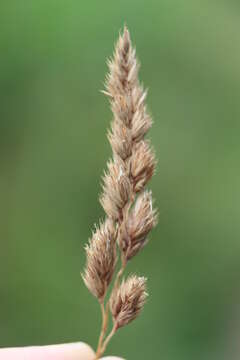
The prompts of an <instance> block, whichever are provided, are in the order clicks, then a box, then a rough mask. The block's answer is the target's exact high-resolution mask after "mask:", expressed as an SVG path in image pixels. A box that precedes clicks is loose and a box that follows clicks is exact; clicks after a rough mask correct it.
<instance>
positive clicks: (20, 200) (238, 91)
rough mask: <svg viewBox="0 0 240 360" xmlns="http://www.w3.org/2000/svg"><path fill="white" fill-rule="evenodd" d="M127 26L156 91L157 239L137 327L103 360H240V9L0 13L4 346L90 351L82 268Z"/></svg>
mask: <svg viewBox="0 0 240 360" xmlns="http://www.w3.org/2000/svg"><path fill="white" fill-rule="evenodd" d="M124 22H126V23H127V25H128V26H129V28H130V31H131V34H132V38H133V41H134V43H135V44H136V45H137V53H138V57H139V59H140V61H141V64H142V68H141V72H140V76H141V80H142V81H143V82H144V84H145V85H146V87H148V88H149V96H148V105H149V109H150V111H151V113H152V114H153V118H154V120H155V123H154V127H153V129H152V130H151V132H150V136H151V140H152V142H153V145H154V147H155V149H156V153H157V157H158V159H159V164H158V171H157V174H156V175H155V177H154V179H153V180H152V182H151V188H152V190H153V194H154V196H155V199H156V205H157V206H158V207H159V209H160V222H159V226H158V227H157V228H156V230H154V232H153V234H152V236H151V241H150V242H149V245H148V246H147V247H146V248H145V249H144V251H143V252H142V253H141V254H139V256H137V257H136V258H135V259H134V260H133V261H132V263H131V264H130V266H129V269H128V271H130V272H133V271H136V272H137V273H139V274H144V275H146V276H147V277H148V279H149V292H150V294H151V296H150V297H149V301H148V304H147V306H146V307H145V311H144V313H143V314H142V316H141V317H140V318H139V319H138V320H137V321H136V322H135V323H133V324H131V326H129V327H126V328H125V329H122V330H121V331H119V333H118V335H117V336H116V337H115V339H114V340H113V341H112V343H111V345H110V346H109V349H108V353H109V354H110V353H114V354H117V355H121V356H123V357H125V358H126V359H132V360H134V359H135V360H144V359H147V358H151V359H165V360H181V359H184V360H191V359H195V360H198V359H199V360H200V359H201V360H202V359H204V360H208V359H209V360H210V359H211V360H214V359H216V360H221V359H228V360H229V359H231V360H233V359H234V360H235V359H239V352H240V345H239V342H240V281H239V277H240V276H239V275H240V239H239V234H240V225H239V214H240V192H239V181H240V166H239V157H240V143H239V138H240V122H239V121H240V101H239V95H240V42H239V33H240V3H239V2H238V1H234V0H212V1H205V0H203V1H199V2H197V1H192V0H183V1H181V2H179V1H177V0H172V1H169V0H161V1H154V0H148V1H140V0H133V1H129V0H128V1H127V0H122V1H118V2H117V1H110V0H108V1H97V0H95V1H91V0H90V1H81V0H80V1H79V0H78V1H77V0H68V1H63V0H60V1H59V0H58V1H56V0H36V1H30V0H25V1H18V0H13V1H2V2H1V4H0V23H1V30H0V52H1V55H0V113H1V116H0V198H1V201H0V212H1V216H0V239H1V240H0V242H1V247H0V249H1V250H0V346H17V345H26V344H29V345H31V344H46V343H58V342H68V341H78V340H84V341H86V342H88V343H90V344H91V345H93V346H95V344H96V341H97V336H98V333H99V327H100V311H99V308H98V306H97V302H96V301H95V299H94V298H93V297H92V296H91V295H90V293H89V292H88V291H87V289H86V288H85V287H84V285H83V282H82V281H81V279H80V270H81V269H83V266H84V263H85V255H84V251H83V246H84V243H85V242H86V241H87V239H88V238H89V236H90V234H91V228H92V227H93V224H94V223H95V222H97V221H98V219H99V217H103V215H104V214H103V210H102V209H101V207H100V205H99V202H98V195H99V193H100V191H101V188H100V178H101V175H102V174H103V169H104V168H105V167H106V161H107V159H108V158H109V156H110V154H111V151H110V146H109V144H108V142H107V139H106V129H107V127H108V126H109V123H110V120H111V112H110V110H109V106H108V101H107V100H106V99H105V97H104V96H103V95H102V94H101V93H100V91H99V90H100V89H102V88H103V81H104V78H105V74H106V72H107V66H106V63H105V60H106V58H107V57H109V56H110V55H111V54H112V51H113V44H114V42H115V41H116V38H117V36H118V31H119V29H120V28H121V27H122V26H123V24H124Z"/></svg>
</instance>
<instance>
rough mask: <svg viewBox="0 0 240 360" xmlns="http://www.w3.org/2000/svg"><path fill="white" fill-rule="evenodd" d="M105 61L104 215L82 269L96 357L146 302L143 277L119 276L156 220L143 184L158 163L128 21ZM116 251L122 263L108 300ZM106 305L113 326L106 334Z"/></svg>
mask: <svg viewBox="0 0 240 360" xmlns="http://www.w3.org/2000/svg"><path fill="white" fill-rule="evenodd" d="M108 67H109V74H108V75H107V78H106V86H105V87H106V89H105V90H104V91H103V93H104V94H105V95H107V97H108V98H109V100H110V106H111V110H112V113H113V120H112V122H111V126H110V130H109V131H108V135H107V136H108V140H109V142H110V145H111V148H112V152H113V155H112V159H110V160H109V161H108V163H107V170H106V172H105V173H104V176H103V179H102V181H103V184H102V190H103V191H102V194H101V196H100V203H101V204H102V207H103V209H104V211H105V213H106V219H105V221H104V222H102V223H100V225H99V227H96V229H95V231H94V232H93V235H92V238H91V239H90V241H89V244H88V245H87V246H86V257H87V260H86V267H85V270H84V272H83V274H82V277H83V280H84V283H85V284H86V286H87V288H88V289H89V291H90V292H91V293H92V294H93V295H94V296H95V297H96V298H97V299H98V301H99V303H100V306H101V311H102V328H101V332H100V336H99V341H98V346H97V351H96V359H99V357H100V356H102V354H103V353H104V351H105V349H106V347H107V345H108V343H109V341H110V339H111V338H112V336H113V335H114V334H115V332H116V331H117V330H118V329H119V328H121V327H123V326H125V325H127V324H129V323H130V322H131V321H133V320H134V319H135V318H136V317H137V316H138V315H139V313H140V312H141V310H142V308H143V306H144V304H145V301H146V298H147V292H146V279H145V278H144V277H138V276H136V275H132V276H129V277H128V278H127V279H126V280H122V281H121V277H122V274H123V272H124V270H125V268H126V265H127V263H128V261H130V260H131V259H132V258H133V257H134V256H135V255H136V254H137V253H138V252H139V251H140V250H142V249H143V247H144V246H145V245H146V243H147V240H148V234H149V232H150V231H151V230H152V228H153V227H154V226H156V224H157V211H156V210H155V209H154V208H153V200H152V193H151V191H148V190H145V186H146V185H147V183H148V182H149V180H150V179H151V177H152V176H153V174H154V172H155V167H156V159H155V154H154V151H153V149H152V147H151V145H150V142H149V140H146V139H145V135H146V133H147V132H148V130H149V129H150V127H151V126H152V119H151V116H150V115H149V113H148V111H147V108H146V105H145V99H146V95H147V92H146V91H145V90H144V88H143V86H142V85H141V84H140V82H139V80H138V71H139V63H138V61H137V58H136V51H135V48H134V47H133V46H132V43H131V39H130V35H129V31H128V29H127V27H126V26H125V27H124V30H123V33H122V34H120V36H119V39H118V41H117V44H116V46H115V51H114V55H113V58H112V59H110V60H109V61H108ZM117 252H119V254H120V259H121V266H120V269H119V271H118V272H117V274H116V276H115V279H114V283H113V287H112V292H111V294H110V296H109V300H108V301H107V300H106V294H107V291H108V288H109V285H110V283H111V281H112V279H113V277H114V273H115V270H116V264H117ZM105 300H106V301H105ZM109 310H110V312H111V314H112V320H113V327H112V330H111V331H110V333H109V334H108V335H107V336H106V333H107V329H108V316H109Z"/></svg>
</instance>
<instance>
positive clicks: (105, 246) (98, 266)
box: [82, 219, 117, 299]
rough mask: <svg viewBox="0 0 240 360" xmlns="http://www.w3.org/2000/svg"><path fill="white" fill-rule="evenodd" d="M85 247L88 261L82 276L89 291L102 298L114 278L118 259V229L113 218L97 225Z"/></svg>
mask: <svg viewBox="0 0 240 360" xmlns="http://www.w3.org/2000/svg"><path fill="white" fill-rule="evenodd" d="M85 249H86V255H87V262H86V268H85V270H84V273H83V274H82V277H83V280H84V283H85V285H86V286H87V288H88V289H89V291H90V292H91V293H92V294H93V295H94V296H96V297H97V298H98V299H101V298H103V297H104V295H105V292H106V289H107V287H108V285H109V283H110V281H111V279H112V276H113V273H114V270H115V265H116V260H117V255H116V230H115V227H114V224H113V222H112V220H110V219H106V220H105V222H103V223H101V224H100V226H99V227H96V229H95V232H94V233H93V235H92V238H91V240H90V241H89V244H88V245H86V248H85Z"/></svg>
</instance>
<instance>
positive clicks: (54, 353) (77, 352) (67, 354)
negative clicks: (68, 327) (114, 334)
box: [0, 342, 95, 360]
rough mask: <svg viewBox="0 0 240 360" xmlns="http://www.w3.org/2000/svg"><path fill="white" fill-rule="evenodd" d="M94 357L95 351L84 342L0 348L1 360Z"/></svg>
mask: <svg viewBox="0 0 240 360" xmlns="http://www.w3.org/2000/svg"><path fill="white" fill-rule="evenodd" d="M94 358H95V354H94V351H93V350H92V349H91V348H90V346H88V345H87V344H85V343H82V342H79V343H72V344H61V345H49V346H28V347H22V348H7V349H0V359H1V360H33V359H34V360H94Z"/></svg>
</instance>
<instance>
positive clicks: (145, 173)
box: [131, 140, 156, 192]
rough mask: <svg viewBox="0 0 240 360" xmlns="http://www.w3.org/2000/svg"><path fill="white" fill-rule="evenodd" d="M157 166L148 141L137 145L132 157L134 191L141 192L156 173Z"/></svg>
mask: <svg viewBox="0 0 240 360" xmlns="http://www.w3.org/2000/svg"><path fill="white" fill-rule="evenodd" d="M155 166H156V161H155V155H154V152H153V150H152V149H151V148H150V146H149V145H148V142H147V141H144V140H142V141H140V142H139V143H138V144H136V145H135V147H134V149H133V154H132V158H131V175H132V178H133V184H134V191H135V192H139V191H140V190H142V189H143V188H144V186H145V185H146V184H147V182H148V181H149V180H150V179H151V177H152V176H153V174H154V170H155Z"/></svg>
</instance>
